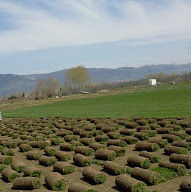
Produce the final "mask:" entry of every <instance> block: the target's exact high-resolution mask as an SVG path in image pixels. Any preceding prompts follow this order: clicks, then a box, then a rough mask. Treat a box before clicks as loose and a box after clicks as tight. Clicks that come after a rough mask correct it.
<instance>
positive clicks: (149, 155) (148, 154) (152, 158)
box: [139, 151, 160, 163]
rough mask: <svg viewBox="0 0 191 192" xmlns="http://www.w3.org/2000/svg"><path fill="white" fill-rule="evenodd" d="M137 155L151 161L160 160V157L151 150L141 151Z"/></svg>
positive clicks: (156, 161)
mask: <svg viewBox="0 0 191 192" xmlns="http://www.w3.org/2000/svg"><path fill="white" fill-rule="evenodd" d="M139 155H140V156H142V157H146V158H148V159H149V160H150V162H152V163H158V162H159V161H160V157H159V156H158V155H155V154H153V153H151V152H147V151H141V152H140V153H139Z"/></svg>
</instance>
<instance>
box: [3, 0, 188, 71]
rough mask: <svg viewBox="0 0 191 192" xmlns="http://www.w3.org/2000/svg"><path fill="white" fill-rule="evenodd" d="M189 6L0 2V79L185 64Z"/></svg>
mask: <svg viewBox="0 0 191 192" xmlns="http://www.w3.org/2000/svg"><path fill="white" fill-rule="evenodd" d="M190 18H191V1H190V0H54V1H53V0H0V74H1V73H16V74H31V73H44V72H50V71H56V70H61V69H66V68H70V67H74V66H76V65H80V64H83V65H85V66H86V67H107V68H117V67H124V66H127V67H137V66H141V65H151V64H171V63H173V64H182V63H189V62H191V53H190V54H188V47H191V25H190Z"/></svg>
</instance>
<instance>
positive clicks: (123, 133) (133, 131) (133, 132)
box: [120, 129, 136, 136]
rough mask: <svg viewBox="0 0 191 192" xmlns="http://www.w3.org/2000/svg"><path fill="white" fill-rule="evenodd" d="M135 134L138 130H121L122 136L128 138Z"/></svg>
mask: <svg viewBox="0 0 191 192" xmlns="http://www.w3.org/2000/svg"><path fill="white" fill-rule="evenodd" d="M135 132H136V129H134V130H133V129H122V130H120V134H121V135H127V136H132V135H134V134H135Z"/></svg>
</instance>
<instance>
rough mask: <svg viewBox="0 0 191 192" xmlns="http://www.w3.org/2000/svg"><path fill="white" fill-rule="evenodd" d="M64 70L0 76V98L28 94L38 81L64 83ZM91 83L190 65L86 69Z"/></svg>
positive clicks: (190, 67) (183, 69) (189, 66)
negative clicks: (19, 93) (48, 78)
mask: <svg viewBox="0 0 191 192" xmlns="http://www.w3.org/2000/svg"><path fill="white" fill-rule="evenodd" d="M66 71H67V70H66V69H65V70H61V71H56V72H52V73H45V74H32V75H14V74H6V75H1V74H0V96H3V95H8V94H14V93H18V92H23V91H24V92H30V91H32V90H33V88H34V85H35V82H36V81H37V80H39V79H43V78H47V77H54V78H56V79H58V80H59V81H60V83H63V82H64V76H65V73H66ZM88 71H89V73H90V78H91V81H92V82H103V81H104V82H119V81H129V80H138V79H142V78H144V77H145V76H146V75H148V74H151V73H152V74H155V73H166V74H171V73H176V74H178V73H182V72H188V71H191V64H183V65H162V64H161V65H145V66H142V67H137V68H136V67H123V68H117V69H106V68H88Z"/></svg>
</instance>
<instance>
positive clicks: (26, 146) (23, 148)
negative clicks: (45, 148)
mask: <svg viewBox="0 0 191 192" xmlns="http://www.w3.org/2000/svg"><path fill="white" fill-rule="evenodd" d="M19 149H20V151H21V152H26V151H32V147H31V146H30V145H29V144H21V145H20V146H19Z"/></svg>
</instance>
